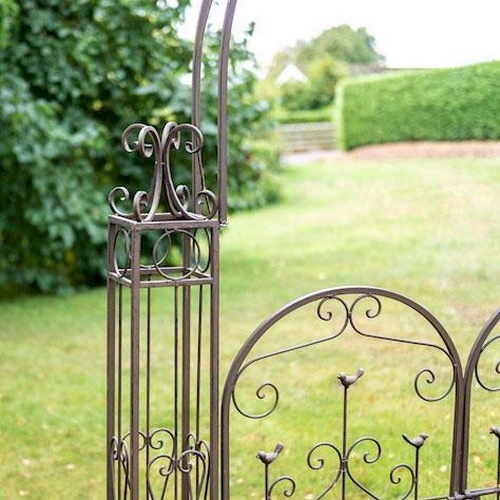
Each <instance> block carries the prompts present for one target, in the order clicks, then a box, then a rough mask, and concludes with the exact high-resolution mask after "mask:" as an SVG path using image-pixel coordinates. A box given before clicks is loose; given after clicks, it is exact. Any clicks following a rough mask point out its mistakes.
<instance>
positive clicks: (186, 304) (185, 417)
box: [181, 235, 191, 500]
mask: <svg viewBox="0 0 500 500" xmlns="http://www.w3.org/2000/svg"><path fill="white" fill-rule="evenodd" d="M182 254H183V267H184V272H186V271H187V269H188V268H189V265H190V260H191V239H190V238H188V237H187V236H186V235H184V236H183V240H182ZM190 410H191V287H190V286H189V285H184V286H183V288H182V448H181V450H182V451H184V450H185V449H186V448H187V446H188V443H189V439H188V436H189V432H190V427H191V418H190V417H191V416H190ZM184 460H185V463H184V464H183V469H184V470H186V467H187V460H188V458H187V457H186V458H185V459H184ZM189 482H190V479H189V475H188V474H183V476H182V496H181V498H182V500H188V499H189Z"/></svg>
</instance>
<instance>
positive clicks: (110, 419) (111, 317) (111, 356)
mask: <svg viewBox="0 0 500 500" xmlns="http://www.w3.org/2000/svg"><path fill="white" fill-rule="evenodd" d="M115 238H116V226H115V225H110V227H109V233H108V296H107V312H108V316H107V371H106V373H107V384H106V385H107V413H106V419H107V424H106V436H107V439H106V457H107V460H106V463H107V469H106V470H107V472H106V474H107V480H106V482H107V498H108V500H111V499H113V498H114V492H115V486H116V485H115V484H113V477H114V469H115V465H116V464H115V460H114V457H113V456H112V450H111V442H112V440H113V438H114V437H115V415H116V414H115V401H116V399H115V398H116V393H115V392H116V391H115V382H116V379H115V377H116V332H115V330H116V311H115V305H116V284H115V282H114V281H113V280H112V279H110V278H109V273H110V272H111V269H112V266H113V259H114V246H115ZM118 450H119V447H118ZM119 464H120V462H119V461H118V465H119Z"/></svg>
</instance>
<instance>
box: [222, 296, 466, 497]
mask: <svg viewBox="0 0 500 500" xmlns="http://www.w3.org/2000/svg"><path fill="white" fill-rule="evenodd" d="M345 295H357V296H358V297H360V298H362V297H375V298H378V297H381V298H388V299H391V300H394V301H396V302H399V303H401V304H403V305H405V306H407V307H409V308H410V309H412V310H413V311H415V312H416V313H417V314H419V315H420V316H421V317H423V318H424V319H425V320H426V321H427V322H428V323H429V324H430V325H431V326H432V327H433V328H434V330H435V332H436V333H437V334H438V335H439V337H440V338H441V340H442V342H443V344H444V346H445V348H446V350H444V349H443V351H445V352H446V353H447V355H448V357H449V359H450V361H451V363H452V367H453V376H454V385H455V412H454V428H453V445H452V460H451V461H452V468H451V469H452V470H451V474H450V494H453V493H454V492H455V491H459V487H460V483H459V481H458V479H459V474H458V473H457V471H458V470H459V468H460V467H461V457H462V455H463V449H462V444H461V443H462V441H461V436H462V434H463V426H464V422H463V416H464V411H463V404H464V403H463V397H461V396H462V395H463V391H464V378H463V370H462V365H461V361H460V356H459V353H458V351H457V348H456V346H455V344H454V342H453V340H452V339H451V337H450V335H449V334H448V332H447V331H446V329H445V328H444V327H443V325H442V324H441V323H440V321H439V320H438V319H437V318H436V317H435V316H434V315H433V314H432V313H431V312H430V311H428V310H427V309H426V308H424V307H423V306H421V305H420V304H419V303H417V302H415V301H414V300H412V299H410V298H408V297H406V296H404V295H401V294H399V293H397V292H394V291H390V290H386V289H383V288H377V287H367V286H348V287H335V288H329V289H325V290H321V291H317V292H313V293H311V294H308V295H305V296H302V297H300V298H298V299H296V300H294V301H292V302H290V303H289V304H287V305H286V306H284V307H282V308H281V309H279V310H278V311H277V312H276V313H274V314H273V315H271V316H270V317H268V319H267V320H265V321H264V322H262V323H261V324H260V325H259V326H258V327H257V328H256V329H255V330H254V332H253V333H252V334H251V335H250V336H249V337H248V339H247V341H246V342H245V343H244V344H243V346H242V347H241V349H240V350H239V351H238V353H237V355H236V356H235V358H234V360H233V363H232V365H231V367H230V369H229V372H228V374H227V377H226V382H225V385H224V389H223V393H222V407H221V429H222V435H221V472H222V477H221V487H222V499H223V500H229V498H230V439H229V436H230V408H231V406H232V401H233V394H234V390H235V387H236V384H237V382H238V379H239V376H240V374H241V373H242V371H243V370H244V369H245V368H246V367H247V366H249V365H250V364H251V363H252V362H253V361H250V362H248V363H246V364H245V361H246V360H247V358H248V355H249V354H250V352H251V351H252V349H253V347H254V346H255V345H256V344H257V343H258V342H259V341H260V340H261V339H262V338H263V337H264V336H265V334H266V333H267V332H268V331H269V330H270V329H271V327H273V326H274V325H276V324H277V323H278V322H279V321H281V320H282V319H284V318H285V317H286V316H288V315H289V314H291V313H292V312H294V311H296V310H298V309H300V308H302V307H304V306H306V305H308V304H311V303H314V302H318V301H321V300H322V299H326V298H333V299H335V298H339V297H342V296H345ZM356 300H359V299H356ZM355 302H356V301H355ZM354 305H355V304H354ZM353 326H354V325H353ZM358 333H359V332H358ZM336 336H338V335H334V336H332V337H331V339H333V338H336ZM377 338H380V339H382V340H396V341H398V340H397V339H389V338H385V337H377ZM326 340H329V339H322V340H320V341H326ZM315 343H317V342H315ZM410 343H412V342H410ZM307 345H313V343H311V344H307ZM307 345H298V346H296V347H294V348H291V349H283V350H281V351H279V352H278V354H281V353H285V352H290V351H292V350H296V349H300V348H302V347H306V346H307ZM265 357H266V356H262V357H260V358H258V360H260V359H264V358H265Z"/></svg>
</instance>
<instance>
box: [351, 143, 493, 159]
mask: <svg viewBox="0 0 500 500" xmlns="http://www.w3.org/2000/svg"><path fill="white" fill-rule="evenodd" d="M343 154H345V155H346V156H347V157H349V158H382V159H390V158H395V159H397V158H500V141H464V142H403V143H397V144H382V145H377V146H374V145H373V146H363V147H361V148H357V149H355V150H353V151H350V152H348V153H343Z"/></svg>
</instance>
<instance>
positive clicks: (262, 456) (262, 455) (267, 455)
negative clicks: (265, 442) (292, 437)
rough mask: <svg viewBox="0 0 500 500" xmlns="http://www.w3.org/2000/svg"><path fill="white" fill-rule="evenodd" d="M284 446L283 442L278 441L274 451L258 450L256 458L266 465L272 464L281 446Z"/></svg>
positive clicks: (280, 450)
mask: <svg viewBox="0 0 500 500" xmlns="http://www.w3.org/2000/svg"><path fill="white" fill-rule="evenodd" d="M284 447H285V446H284V445H283V443H278V444H277V445H276V448H274V451H271V452H266V451H259V453H257V458H258V459H259V460H260V461H261V462H262V463H263V464H266V465H269V464H272V463H273V462H274V461H275V460H276V459H277V458H278V455H279V454H280V453H281V452H282V451H283V448H284Z"/></svg>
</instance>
